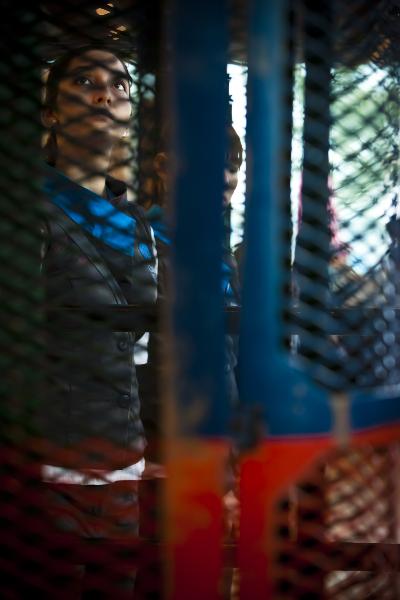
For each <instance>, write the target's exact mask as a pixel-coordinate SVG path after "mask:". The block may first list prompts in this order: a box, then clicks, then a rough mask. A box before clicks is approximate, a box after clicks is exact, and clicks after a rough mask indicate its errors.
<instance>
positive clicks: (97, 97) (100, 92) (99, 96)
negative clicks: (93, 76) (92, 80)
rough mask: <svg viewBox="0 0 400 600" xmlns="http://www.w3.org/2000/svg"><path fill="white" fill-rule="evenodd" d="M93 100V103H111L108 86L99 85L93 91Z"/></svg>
mask: <svg viewBox="0 0 400 600" xmlns="http://www.w3.org/2000/svg"><path fill="white" fill-rule="evenodd" d="M93 102H94V104H104V105H109V104H111V102H112V96H111V92H110V90H109V88H108V87H107V86H102V87H99V88H98V89H97V90H96V91H95V93H94V96H93Z"/></svg>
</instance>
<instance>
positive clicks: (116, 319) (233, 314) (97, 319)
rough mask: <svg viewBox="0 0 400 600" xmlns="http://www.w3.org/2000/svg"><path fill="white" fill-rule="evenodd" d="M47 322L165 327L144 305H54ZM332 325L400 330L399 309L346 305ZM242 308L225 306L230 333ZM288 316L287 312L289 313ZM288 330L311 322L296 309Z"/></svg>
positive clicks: (346, 329)
mask: <svg viewBox="0 0 400 600" xmlns="http://www.w3.org/2000/svg"><path fill="white" fill-rule="evenodd" d="M46 314H47V318H48V321H49V322H51V321H53V320H57V321H59V319H62V325H63V328H66V329H69V328H76V327H81V326H82V319H84V320H85V326H86V325H87V324H88V320H89V322H90V321H91V322H93V325H96V326H97V325H99V326H100V325H102V326H104V327H107V328H110V329H112V330H113V331H159V330H160V329H162V318H161V317H160V314H159V311H158V310H157V308H155V307H148V308H144V307H143V306H136V305H127V306H101V307H100V306H96V307H89V306H88V307H74V306H71V307H70V306H65V307H60V308H51V309H48V310H47V312H46ZM329 314H330V316H331V319H330V325H329V327H328V328H326V331H325V332H324V333H325V334H326V335H335V334H336V335H339V334H342V335H346V334H358V335H371V334H372V333H373V332H374V331H375V332H378V331H380V326H381V325H382V323H386V326H387V328H388V329H390V331H392V332H394V333H395V332H396V331H399V332H400V308H344V309H336V310H332V311H330V313H329ZM240 315H241V311H240V308H225V310H224V317H225V330H226V332H228V333H232V334H234V333H239V321H240ZM287 316H288V315H287ZM287 328H288V331H289V333H293V334H295V333H296V334H299V335H301V334H302V333H304V334H308V333H312V328H311V325H310V321H309V319H308V317H307V318H305V319H304V318H303V314H302V312H301V311H294V312H292V313H291V315H290V316H288V324H287Z"/></svg>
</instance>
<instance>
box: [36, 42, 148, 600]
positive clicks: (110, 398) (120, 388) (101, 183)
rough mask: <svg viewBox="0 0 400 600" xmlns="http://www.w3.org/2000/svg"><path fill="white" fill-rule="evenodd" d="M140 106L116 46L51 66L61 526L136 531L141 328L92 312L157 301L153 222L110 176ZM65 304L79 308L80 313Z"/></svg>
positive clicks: (48, 416)
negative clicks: (121, 326)
mask: <svg viewBox="0 0 400 600" xmlns="http://www.w3.org/2000/svg"><path fill="white" fill-rule="evenodd" d="M131 111H132V107H131V100H130V76H129V72H128V70H127V68H126V65H125V64H124V62H123V60H121V59H120V58H119V57H118V56H117V55H116V54H115V53H114V52H111V51H109V50H107V49H106V48H102V47H82V48H77V49H74V50H71V51H70V52H68V53H66V54H65V55H63V56H62V57H60V58H59V59H57V60H56V61H55V62H54V63H52V64H51V65H50V69H49V73H48V77H47V81H46V87H45V102H44V109H43V122H44V124H45V126H46V127H47V128H48V130H49V138H48V142H47V144H46V151H47V164H46V166H45V173H44V192H45V202H44V209H45V219H44V226H43V233H44V243H43V253H42V273H43V278H44V286H45V290H46V301H47V306H48V308H49V309H50V310H49V318H48V327H47V331H46V334H47V335H46V350H47V353H46V354H47V360H48V362H47V373H48V377H47V390H46V392H47V393H46V394H45V398H44V401H43V402H42V404H41V406H40V407H38V411H37V425H38V433H39V436H40V438H39V439H40V451H41V460H42V463H43V466H42V477H43V479H44V481H45V482H46V483H45V502H46V506H47V509H48V512H49V514H50V515H51V517H52V518H53V523H54V522H55V523H56V525H57V527H58V528H61V529H62V530H64V531H68V532H70V533H73V534H76V535H78V536H83V537H85V538H93V537H96V538H97V537H101V538H108V539H114V538H115V539H118V540H120V539H121V538H123V537H126V536H128V537H129V536H135V535H136V534H137V531H138V519H137V481H138V479H140V477H141V475H142V472H143V469H144V459H143V452H144V448H145V439H144V435H143V426H142V423H141V419H140V404H139V396H138V385H137V379H136V370H135V364H134V343H135V333H134V332H132V331H112V330H111V326H110V325H109V324H107V323H106V322H102V321H96V320H93V319H90V317H89V316H88V313H89V312H90V311H91V312H92V313H93V311H95V310H96V309H101V308H102V307H103V308H104V307H105V306H107V307H123V306H126V305H128V304H139V305H143V306H144V305H151V304H153V303H154V302H155V301H156V296H157V278H156V253H155V247H154V244H153V237H152V233H151V230H150V227H149V226H148V225H147V224H146V221H145V219H144V218H143V215H142V212H141V210H140V208H138V207H137V206H135V205H134V204H132V203H129V202H128V201H127V196H126V192H127V190H126V186H125V185H124V184H123V183H122V182H120V181H117V180H115V179H112V178H110V177H108V176H107V171H108V169H109V164H110V158H111V154H112V152H113V149H114V148H115V146H116V144H118V143H119V142H120V140H121V138H122V137H124V136H125V135H126V134H127V133H128V130H129V124H130V119H131ZM66 306H68V307H75V309H76V308H79V309H81V310H80V312H79V311H76V313H74V314H75V316H74V317H73V318H71V314H69V316H68V312H66V311H65V310H63V309H62V307H66ZM82 309H86V313H85V310H82ZM85 315H86V316H85ZM107 581H108V582H109V583H110V586H111V590H110V594H111V593H115V591H116V590H117V589H119V587H121V586H122V587H121V589H122V588H124V586H126V588H127V590H128V591H129V590H130V589H131V587H132V583H133V575H132V574H131V573H130V574H127V575H126V577H125V576H122V575H121V574H120V575H119V576H118V581H117V582H113V581H111V580H110V578H108V579H107V578H106V579H105V580H104V582H102V583H101V587H102V588H103V589H104V585H105V584H106V583H107Z"/></svg>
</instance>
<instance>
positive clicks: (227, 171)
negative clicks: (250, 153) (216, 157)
mask: <svg viewBox="0 0 400 600" xmlns="http://www.w3.org/2000/svg"><path fill="white" fill-rule="evenodd" d="M238 177H239V166H238V165H237V164H234V163H233V162H230V163H229V164H227V165H225V167H224V193H223V205H224V208H226V207H227V206H229V205H230V203H231V200H232V196H233V192H234V191H235V190H236V187H237V184H238Z"/></svg>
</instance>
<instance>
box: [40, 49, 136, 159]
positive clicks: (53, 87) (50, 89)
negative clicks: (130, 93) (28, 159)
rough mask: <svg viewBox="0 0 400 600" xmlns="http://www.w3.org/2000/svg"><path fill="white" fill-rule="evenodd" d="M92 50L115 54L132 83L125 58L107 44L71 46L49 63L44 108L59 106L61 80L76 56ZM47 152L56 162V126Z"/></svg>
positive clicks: (45, 148) (50, 136) (46, 147)
mask: <svg viewBox="0 0 400 600" xmlns="http://www.w3.org/2000/svg"><path fill="white" fill-rule="evenodd" d="M92 50H102V51H103V52H109V53H110V54H112V55H113V56H115V57H116V58H117V59H118V60H119V61H120V62H121V63H122V65H123V67H124V69H125V72H126V75H127V78H128V81H129V83H130V84H131V82H132V78H131V76H130V74H129V71H128V67H127V66H126V63H125V60H124V58H123V57H122V56H121V55H120V54H119V53H118V52H116V51H115V49H114V48H111V47H109V46H107V45H102V44H87V45H85V46H78V47H76V48H71V49H70V50H67V51H66V52H64V54H62V55H60V56H58V57H57V58H56V59H55V60H54V61H53V62H51V63H48V64H47V65H46V67H47V70H48V71H47V78H46V82H45V86H44V101H43V109H47V108H51V109H54V108H56V106H57V98H58V89H59V85H60V82H61V81H62V79H63V78H64V77H65V75H66V74H67V72H68V67H69V65H70V64H71V62H72V61H73V60H74V58H78V57H79V56H82V55H83V54H86V53H87V52H91V51H92ZM44 151H45V154H46V160H47V162H48V163H49V164H54V163H55V161H56V156H57V136H56V131H55V129H54V128H51V129H50V132H49V136H48V139H47V142H46V144H45V146H44Z"/></svg>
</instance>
